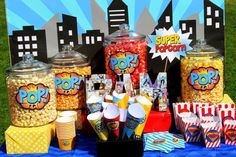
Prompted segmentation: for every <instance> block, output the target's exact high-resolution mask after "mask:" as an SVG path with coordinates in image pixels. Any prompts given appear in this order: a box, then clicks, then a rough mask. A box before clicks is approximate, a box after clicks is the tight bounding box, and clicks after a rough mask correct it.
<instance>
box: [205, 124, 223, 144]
mask: <svg viewBox="0 0 236 157" xmlns="http://www.w3.org/2000/svg"><path fill="white" fill-rule="evenodd" d="M201 128H202V134H203V138H204V142H205V146H206V148H215V147H220V142H221V139H220V137H221V127H220V124H219V123H217V122H211V123H201Z"/></svg>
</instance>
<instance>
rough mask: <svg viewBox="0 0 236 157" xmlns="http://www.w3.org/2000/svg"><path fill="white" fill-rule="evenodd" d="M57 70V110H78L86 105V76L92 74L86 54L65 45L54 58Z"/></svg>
mask: <svg viewBox="0 0 236 157" xmlns="http://www.w3.org/2000/svg"><path fill="white" fill-rule="evenodd" d="M52 70H53V71H54V72H55V86H56V97H57V110H72V109H74V110H76V109H81V108H83V107H85V102H86V97H85V84H84V80H85V78H84V76H86V75H91V67H90V65H89V61H88V59H87V57H86V56H84V55H82V54H81V53H79V52H76V51H74V50H72V47H71V46H70V45H65V46H64V47H63V50H62V51H61V52H59V53H58V54H56V55H55V56H54V57H53V58H52Z"/></svg>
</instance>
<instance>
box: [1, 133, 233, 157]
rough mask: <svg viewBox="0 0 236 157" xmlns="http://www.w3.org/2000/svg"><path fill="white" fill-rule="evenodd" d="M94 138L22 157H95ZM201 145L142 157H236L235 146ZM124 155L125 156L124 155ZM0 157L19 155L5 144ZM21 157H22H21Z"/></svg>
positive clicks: (80, 135)
mask: <svg viewBox="0 0 236 157" xmlns="http://www.w3.org/2000/svg"><path fill="white" fill-rule="evenodd" d="M96 138H97V137H95V136H84V135H82V134H78V138H77V141H76V144H75V145H76V147H75V149H74V150H71V151H62V150H60V149H59V148H58V144H57V141H56V140H54V141H53V142H52V144H51V146H50V147H49V151H48V154H28V155H23V156H24V157H55V156H63V157H64V156H65V157H71V156H81V157H94V156H96V155H97V154H96V142H95V141H96ZM203 145H204V144H203V143H186V144H185V149H175V150H173V151H172V152H170V153H169V154H166V153H161V152H156V151H155V152H152V151H150V152H144V154H143V157H159V156H160V157H185V156H186V157H189V156H191V157H199V156H204V157H218V156H224V157H233V156H236V146H228V145H226V144H222V143H221V147H220V148H211V149H209V148H205V147H203ZM124 155H125V154H124ZM0 156H1V157H15V156H19V155H7V154H6V150H5V144H3V145H2V147H1V148H0ZM21 156H22V155H21Z"/></svg>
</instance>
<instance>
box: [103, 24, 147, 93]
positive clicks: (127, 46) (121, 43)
mask: <svg viewBox="0 0 236 157" xmlns="http://www.w3.org/2000/svg"><path fill="white" fill-rule="evenodd" d="M104 51H105V62H106V63H105V66H106V73H107V74H108V75H109V76H110V78H111V79H112V82H113V85H115V82H116V78H117V76H118V75H122V74H130V75H131V80H132V83H133V86H134V88H135V89H137V88H139V74H140V73H146V72H147V43H146V40H145V36H144V35H142V34H138V33H136V32H134V31H131V30H129V26H128V25H127V24H122V25H120V29H119V30H117V31H116V32H114V33H112V34H110V35H108V36H106V37H105V41H104ZM113 87H114V86H113Z"/></svg>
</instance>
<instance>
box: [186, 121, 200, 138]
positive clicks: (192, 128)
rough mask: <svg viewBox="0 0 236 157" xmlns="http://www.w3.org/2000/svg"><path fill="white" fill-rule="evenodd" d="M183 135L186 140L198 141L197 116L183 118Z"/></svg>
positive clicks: (198, 125) (198, 126) (198, 124)
mask: <svg viewBox="0 0 236 157" xmlns="http://www.w3.org/2000/svg"><path fill="white" fill-rule="evenodd" d="M182 121H183V128H184V135H185V139H186V141H187V142H200V140H201V129H200V120H199V119H198V118H197V117H192V118H183V119H182Z"/></svg>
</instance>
